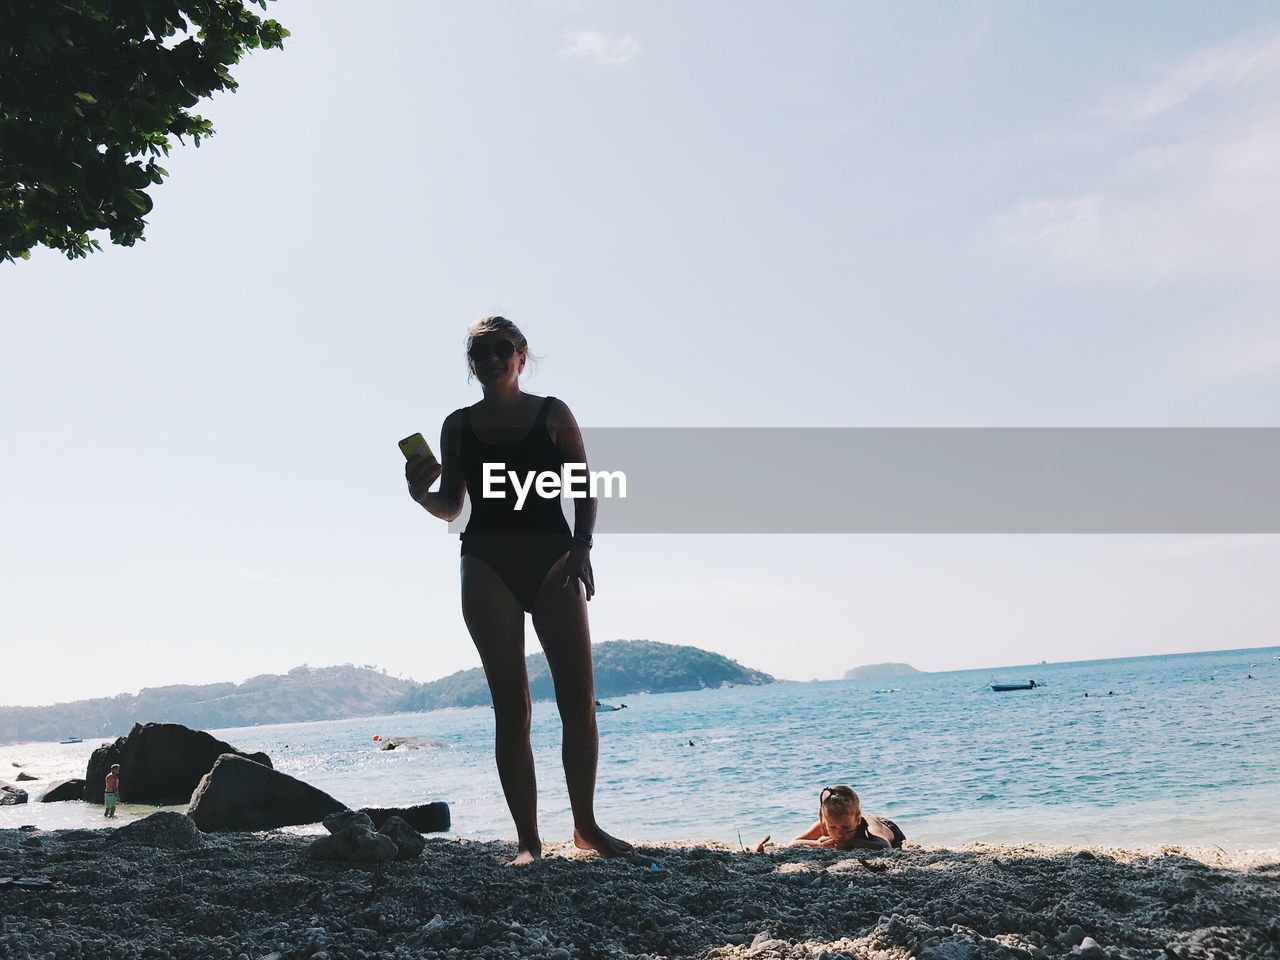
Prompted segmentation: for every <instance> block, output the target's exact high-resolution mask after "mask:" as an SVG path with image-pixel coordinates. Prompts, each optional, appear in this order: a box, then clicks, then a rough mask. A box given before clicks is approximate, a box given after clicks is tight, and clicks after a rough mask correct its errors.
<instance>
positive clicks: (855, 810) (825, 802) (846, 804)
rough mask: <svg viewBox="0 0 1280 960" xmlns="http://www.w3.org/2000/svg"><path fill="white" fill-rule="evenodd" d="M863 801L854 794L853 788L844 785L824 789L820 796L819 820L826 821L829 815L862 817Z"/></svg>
mask: <svg viewBox="0 0 1280 960" xmlns="http://www.w3.org/2000/svg"><path fill="white" fill-rule="evenodd" d="M861 813H862V801H861V800H859V799H858V795H857V794H856V793H854V791H853V787H847V786H845V785H844V784H843V783H841V784H837V785H836V786H834V787H823V788H822V792H821V793H819V794H818V819H820V820H823V819H826V817H827V815H828V814H845V815H849V816H852V815H854V814H858V815H861Z"/></svg>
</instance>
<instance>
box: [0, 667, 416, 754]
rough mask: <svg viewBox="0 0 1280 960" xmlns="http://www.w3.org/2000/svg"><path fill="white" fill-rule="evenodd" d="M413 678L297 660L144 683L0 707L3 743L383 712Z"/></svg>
mask: <svg viewBox="0 0 1280 960" xmlns="http://www.w3.org/2000/svg"><path fill="white" fill-rule="evenodd" d="M413 685H414V684H413V681H412V680H401V679H398V678H396V677H389V676H387V675H386V674H385V673H381V672H379V671H378V670H375V669H372V668H370V667H356V666H353V665H351V664H349V663H348V664H344V665H343V666H339V667H315V668H313V667H308V666H305V665H304V666H301V667H294V668H293V669H292V670H290V671H289V672H288V673H286V674H272V673H264V674H262V675H261V676H257V677H252V678H251V679H249V680H246V681H245V682H244V683H239V684H236V683H208V684H200V685H190V684H180V685H175V686H169V687H145V688H143V689H142V690H140V691H138V693H137V694H136V695H135V694H131V693H122V694H119V695H118V696H114V697H102V698H99V699H96V700H76V701H74V702H71V703H57V704H54V705H53V706H49V707H0V742H14V741H21V740H60V739H62V738H63V737H66V736H69V735H70V736H77V737H83V738H85V739H89V738H92V737H106V736H118V735H122V734H126V733H128V732H129V730H130V728H131V727H132V726H133V724H134V723H135V722H139V723H146V722H147V721H152V720H154V721H158V722H159V721H167V722H172V723H183V724H186V725H187V726H189V727H197V728H200V729H205V730H209V729H217V728H219V727H243V726H249V725H251V724H255V723H296V722H300V721H304V720H333V719H339V718H342V717H360V716H372V715H374V714H378V713H386V712H388V711H389V710H391V709H392V704H394V703H395V702H396V701H398V700H399V699H400V698H401V697H403V696H404V695H405V694H406V693H407V692H408V691H409V690H410V689H412V688H413Z"/></svg>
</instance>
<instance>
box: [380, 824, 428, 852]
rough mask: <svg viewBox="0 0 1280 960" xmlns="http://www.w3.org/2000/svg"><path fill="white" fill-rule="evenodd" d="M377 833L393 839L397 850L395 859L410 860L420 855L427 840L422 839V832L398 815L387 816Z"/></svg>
mask: <svg viewBox="0 0 1280 960" xmlns="http://www.w3.org/2000/svg"><path fill="white" fill-rule="evenodd" d="M378 833H379V834H381V835H382V836H384V837H390V838H391V839H392V840H394V841H395V845H396V849H397V850H398V851H399V852H398V853H396V859H397V860H412V859H414V858H415V857H420V856H422V851H423V850H425V849H426V846H427V841H426V840H424V839H422V834H420V833H419V832H418V831H417V830H415V829H413V827H411V826H409V824H407V823H405V822H404V820H402V819H401V818H400V817H388V818H387V822H386V823H384V824H383V825H382V829H381V830H379V831H378Z"/></svg>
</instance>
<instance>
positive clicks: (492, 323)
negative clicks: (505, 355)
mask: <svg viewBox="0 0 1280 960" xmlns="http://www.w3.org/2000/svg"><path fill="white" fill-rule="evenodd" d="M487 333H501V334H505V335H506V337H507V339H508V340H510V341H511V343H512V345H513V346H514V347H515V348H516V353H523V354H524V355H525V356H527V357H528V358H529V359H530V360H533V361H534V362H535V363H536V362H537V360H538V358H537V357H535V356H534V355H533V354H532V353H530V352H529V341H528V340H526V339H525V337H524V334H523V333H521V332H520V328H519V327H517V326H516V325H515V324H514V323H512V322H511V321H510V320H508V319H507V318H506V317H481V318H480V319H479V320H477V321H476V322H475V323H473V324H472V325H471V326H469V327H468V328H467V348H466V357H467V383H470V382H471V378H472V377H474V376H475V374H476V367H475V363H473V362H472V360H471V345H472V344H473V343H475V341H476V338H477V337H483V336H484V335H485V334H487Z"/></svg>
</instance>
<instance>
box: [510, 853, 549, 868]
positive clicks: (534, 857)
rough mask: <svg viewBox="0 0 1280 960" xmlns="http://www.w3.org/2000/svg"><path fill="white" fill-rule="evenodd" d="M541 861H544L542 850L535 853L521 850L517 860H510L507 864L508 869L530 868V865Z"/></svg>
mask: <svg viewBox="0 0 1280 960" xmlns="http://www.w3.org/2000/svg"><path fill="white" fill-rule="evenodd" d="M541 859H542V851H541V850H537V851H535V850H525V849H521V850H520V852H519V853H517V854H516V858H515V859H514V860H510V861H508V862H507V866H508V867H527V866H529V864H531V863H536V862H537V861H539V860H541Z"/></svg>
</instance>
